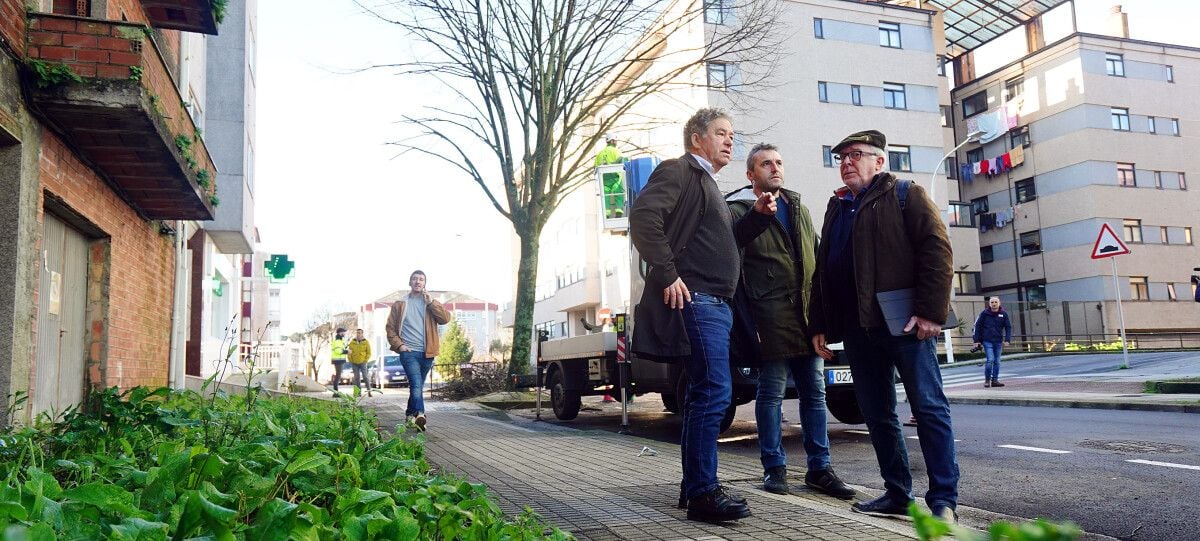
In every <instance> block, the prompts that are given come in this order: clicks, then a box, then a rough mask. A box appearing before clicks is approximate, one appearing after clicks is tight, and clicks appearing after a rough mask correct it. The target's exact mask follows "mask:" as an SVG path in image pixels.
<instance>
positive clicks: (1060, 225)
mask: <svg viewBox="0 0 1200 541" xmlns="http://www.w3.org/2000/svg"><path fill="white" fill-rule="evenodd" d="M953 104H954V107H953V109H952V114H953V118H954V123H955V128H956V131H957V132H958V133H960V134H961V133H966V132H967V130H968V122H970V121H971V119H973V118H977V117H978V118H982V117H984V116H986V115H988V114H991V113H995V112H996V111H997V110H1000V109H1004V110H1006V111H1007V112H1008V114H1009V116H1010V117H1013V118H1014V121H1013V122H1011V124H1014V125H1015V126H1014V127H1013V129H1012V130H1011V131H1009V132H1008V133H1006V134H1004V135H1003V136H1002V137H1000V138H998V139H996V140H994V141H991V142H988V143H985V144H982V145H980V144H970V145H967V146H966V147H964V148H963V149H962V150H961V151H959V152H958V155H957V158H958V162H959V163H960V164H961V163H972V162H978V161H980V160H986V159H994V158H995V157H997V156H1003V155H1005V154H1009V155H1010V156H1012V155H1013V154H1012V151H1014V150H1017V149H1019V151H1020V152H1021V154H1023V158H1024V163H1023V164H1021V165H1019V166H1016V167H1013V168H1012V169H1011V170H1010V171H1006V172H1003V173H1001V174H999V175H994V176H987V175H975V176H974V178H972V179H970V180H969V181H968V180H967V179H965V178H964V179H961V180H960V183H961V186H962V201H964V202H967V203H969V204H970V205H971V210H970V213H969V214H970V218H971V219H973V220H974V222H975V224H976V225H977V226H978V227H979V229H980V230H979V232H978V238H979V247H980V248H979V249H980V260H981V261H982V264H981V267H982V274H981V287H982V290H983V291H984V292H986V293H987V294H995V295H999V296H1000V297H1001V299H1002V300H1004V301H1006V302H1010V303H1011V302H1012V301H1024V303H1023V304H1022V305H1021V309H1020V311H1021V314H1020V315H1021V318H1020V322H1019V323H1020V326H1021V327H1023V329H1015V330H1017V331H1018V332H1022V331H1023V334H1025V335H1026V336H1027V337H1030V338H1034V337H1036V336H1038V335H1049V336H1052V337H1054V336H1059V337H1062V338H1066V337H1069V336H1070V335H1073V334H1084V333H1088V334H1094V333H1103V334H1108V335H1109V336H1111V335H1113V334H1114V333H1116V332H1117V329H1118V327H1119V325H1118V320H1119V315H1118V313H1117V307H1116V302H1115V301H1116V299H1117V293H1119V294H1120V297H1121V298H1122V299H1123V300H1124V301H1125V302H1123V308H1124V318H1125V322H1126V327H1127V329H1128V330H1130V331H1134V332H1137V331H1142V332H1155V331H1195V330H1200V310H1198V309H1197V305H1196V304H1195V303H1193V302H1191V300H1192V298H1193V286H1192V285H1191V284H1190V281H1189V277H1190V275H1191V274H1192V268H1193V267H1196V266H1200V249H1198V248H1197V246H1196V245H1195V242H1194V235H1195V234H1196V233H1197V232H1200V193H1197V190H1196V189H1195V187H1193V186H1189V184H1188V183H1189V182H1191V181H1194V180H1195V179H1197V175H1200V171H1198V169H1200V162H1197V160H1196V159H1195V154H1194V149H1195V148H1196V144H1197V142H1198V140H1197V134H1198V133H1200V122H1197V117H1196V113H1195V110H1196V108H1197V106H1200V49H1195V48H1189V47H1182V46H1175V45H1170V44H1164V43H1151V42H1146V41H1139V40H1132V39H1128V38H1122V37H1109V36H1100V35H1092V34H1081V33H1075V34H1071V35H1069V36H1067V37H1066V38H1063V39H1061V40H1059V41H1057V42H1055V43H1052V44H1049V45H1047V46H1045V47H1044V48H1041V49H1038V50H1036V51H1035V52H1033V53H1031V54H1028V55H1026V56H1025V57H1023V58H1021V59H1019V60H1017V61H1015V62H1012V63H1010V64H1008V65H1006V66H1003V67H1001V68H999V69H997V70H995V71H993V72H991V73H988V74H985V75H982V76H980V77H977V78H975V79H974V80H971V81H969V82H966V83H965V84H963V85H961V86H959V87H957V88H955V89H954V90H953ZM997 217H999V218H1001V219H1000V220H999V221H996V218H997ZM1005 218H1009V219H1008V220H1006V219H1005ZM1102 224H1108V225H1109V226H1110V227H1111V228H1112V229H1113V230H1114V231H1115V232H1116V233H1117V235H1120V236H1121V237H1122V239H1123V241H1124V242H1125V243H1126V244H1127V245H1128V246H1129V248H1130V250H1131V251H1132V253H1131V254H1130V255H1123V256H1118V257H1117V258H1116V263H1117V275H1118V280H1117V285H1115V286H1114V280H1113V276H1112V267H1111V262H1110V261H1109V260H1093V259H1092V258H1091V255H1092V251H1093V247H1094V245H1095V242H1096V239H1097V236H1098V234H1099V232H1100V230H1101V227H1102Z"/></svg>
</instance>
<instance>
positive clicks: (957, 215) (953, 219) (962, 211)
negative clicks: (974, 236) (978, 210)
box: [950, 203, 975, 227]
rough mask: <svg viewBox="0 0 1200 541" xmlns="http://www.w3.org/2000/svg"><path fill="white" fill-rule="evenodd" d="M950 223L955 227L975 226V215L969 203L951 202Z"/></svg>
mask: <svg viewBox="0 0 1200 541" xmlns="http://www.w3.org/2000/svg"><path fill="white" fill-rule="evenodd" d="M950 225H951V226H953V227H975V215H974V214H972V213H971V205H970V204H969V203H950Z"/></svg>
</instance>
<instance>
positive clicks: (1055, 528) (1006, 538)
mask: <svg viewBox="0 0 1200 541" xmlns="http://www.w3.org/2000/svg"><path fill="white" fill-rule="evenodd" d="M908 514H909V516H911V517H912V519H913V528H914V529H915V530H916V532H917V537H919V538H921V541H933V540H937V539H943V538H945V537H946V536H952V537H953V538H954V539H957V540H959V541H1074V540H1075V539H1079V536H1080V535H1081V534H1082V532H1081V531H1080V529H1079V527H1078V526H1076V525H1074V524H1072V523H1070V522H1067V523H1063V524H1055V523H1052V522H1049V521H1046V520H1044V519H1040V518H1039V519H1037V520H1035V521H1033V522H1026V523H1022V524H1012V523H1010V522H1003V521H1000V522H994V523H992V525H991V526H990V527H988V531H987V533H979V532H976V531H975V530H972V529H969V528H965V527H963V526H959V525H958V524H947V523H945V522H942V520H941V519H938V518H937V517H934V516H933V515H930V514H929V513H927V512H925V511H924V510H922V509H921V508H920V507H918V506H917V504H916V503H915V502H914V503H910V504H909V505H908Z"/></svg>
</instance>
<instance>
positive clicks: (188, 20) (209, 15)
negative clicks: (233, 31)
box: [142, 0, 228, 36]
mask: <svg viewBox="0 0 1200 541" xmlns="http://www.w3.org/2000/svg"><path fill="white" fill-rule="evenodd" d="M226 2H228V0H142V7H143V8H144V9H145V10H146V17H147V18H149V19H150V24H151V25H154V27H155V28H164V29H170V30H182V31H184V32H195V33H197V34H210V35H213V36H215V35H217V24H219V23H220V22H221V18H222V16H223V15H224V11H225V4H226Z"/></svg>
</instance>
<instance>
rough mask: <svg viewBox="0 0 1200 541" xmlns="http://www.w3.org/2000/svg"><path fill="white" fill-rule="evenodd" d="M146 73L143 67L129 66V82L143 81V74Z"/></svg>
mask: <svg viewBox="0 0 1200 541" xmlns="http://www.w3.org/2000/svg"><path fill="white" fill-rule="evenodd" d="M144 71H145V70H144V69H143V68H142V67H141V66H129V80H130V81H141V80H142V73H143V72H144Z"/></svg>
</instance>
